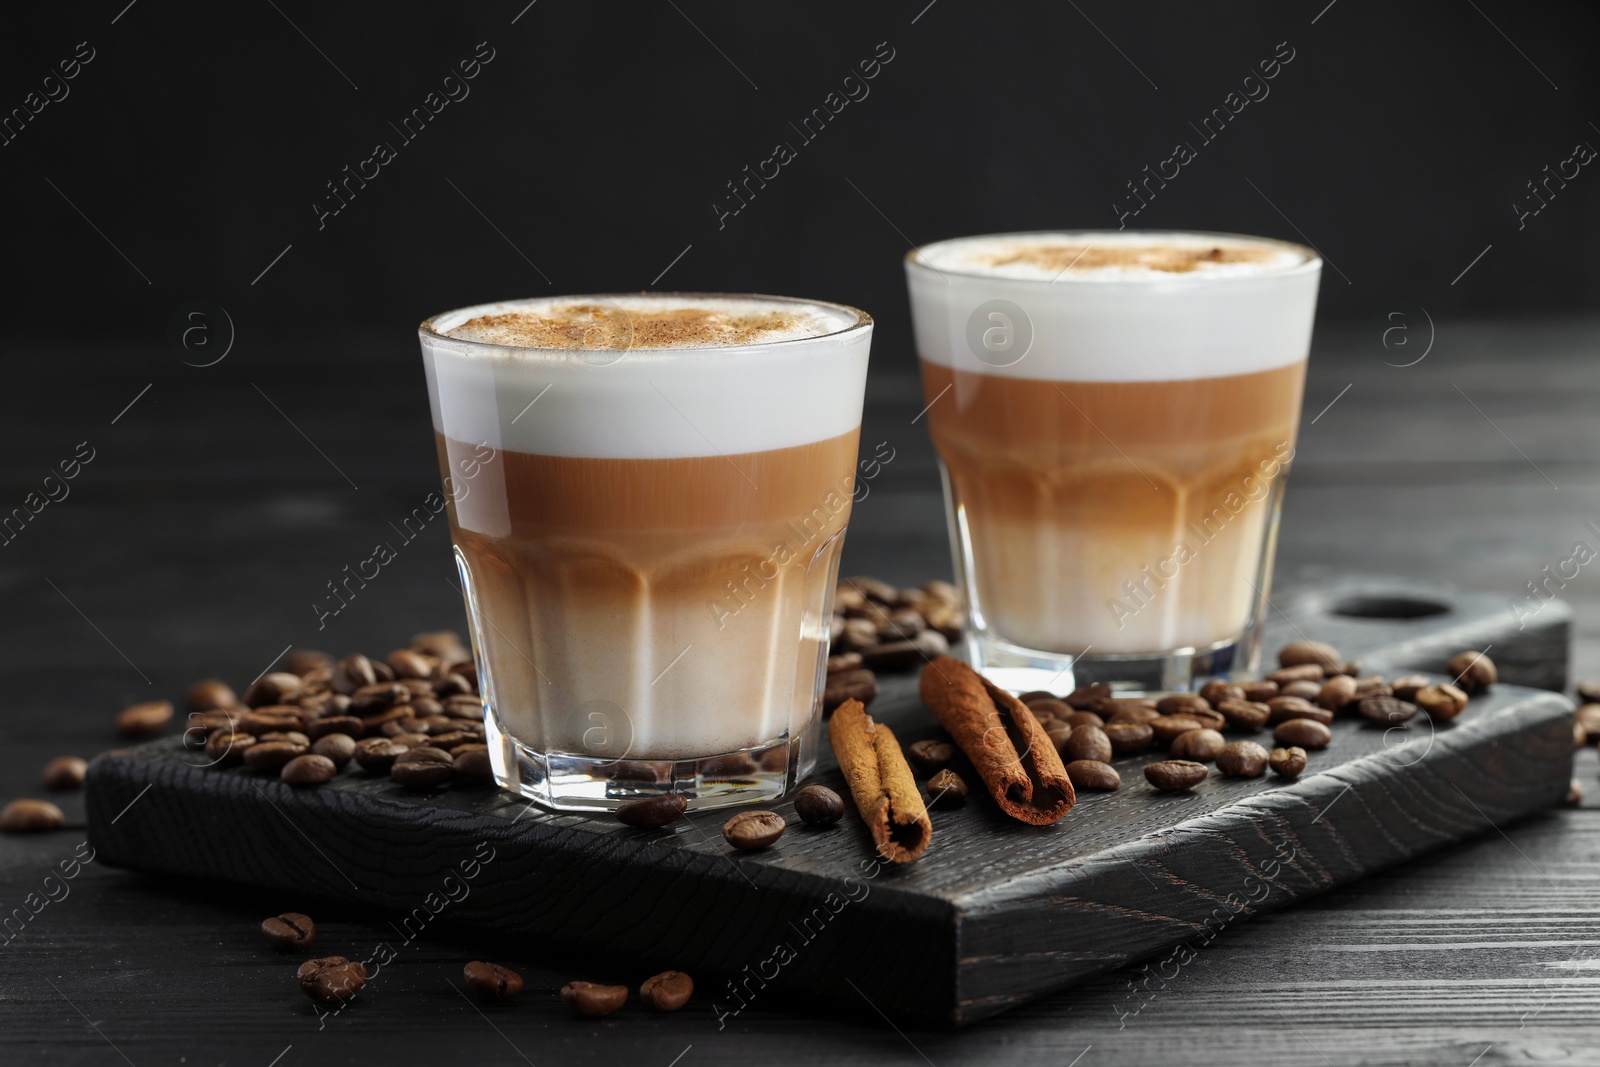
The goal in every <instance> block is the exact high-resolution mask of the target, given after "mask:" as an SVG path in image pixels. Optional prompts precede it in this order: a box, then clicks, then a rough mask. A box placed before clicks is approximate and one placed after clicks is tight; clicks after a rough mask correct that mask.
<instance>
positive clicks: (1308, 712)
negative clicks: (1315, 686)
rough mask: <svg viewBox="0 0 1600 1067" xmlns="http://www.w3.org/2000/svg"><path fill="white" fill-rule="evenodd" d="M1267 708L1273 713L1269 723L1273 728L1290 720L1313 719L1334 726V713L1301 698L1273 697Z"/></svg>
mask: <svg viewBox="0 0 1600 1067" xmlns="http://www.w3.org/2000/svg"><path fill="white" fill-rule="evenodd" d="M1267 707H1268V708H1269V709H1270V711H1271V714H1269V715H1268V716H1267V722H1268V723H1269V724H1270V725H1273V726H1276V725H1277V724H1278V723H1280V722H1288V721H1289V720H1290V719H1313V720H1315V721H1317V722H1320V723H1322V725H1324V726H1331V725H1333V712H1331V711H1329V710H1328V709H1327V708H1324V707H1320V706H1318V705H1316V704H1313V703H1311V701H1309V700H1302V699H1301V698H1300V697H1273V698H1272V700H1271V701H1270V702H1268V704H1267Z"/></svg>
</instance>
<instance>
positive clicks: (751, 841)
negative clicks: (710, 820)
mask: <svg viewBox="0 0 1600 1067" xmlns="http://www.w3.org/2000/svg"><path fill="white" fill-rule="evenodd" d="M783 829H784V821H783V816H782V815H779V814H778V813H777V812H775V811H741V812H740V813H739V814H737V815H735V816H734V817H733V818H731V819H729V820H728V821H727V822H725V823H723V824H722V839H723V840H724V841H726V842H728V844H730V845H732V846H733V847H734V848H737V849H740V850H742V851H753V850H755V849H758V848H766V847H767V846H768V845H770V844H772V843H773V842H774V841H776V840H778V838H780V837H782V836H783Z"/></svg>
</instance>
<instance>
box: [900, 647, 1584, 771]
mask: <svg viewBox="0 0 1600 1067" xmlns="http://www.w3.org/2000/svg"><path fill="white" fill-rule="evenodd" d="M1278 664H1279V666H1278V669H1276V670H1274V671H1272V672H1270V673H1268V674H1267V675H1266V676H1265V677H1264V678H1263V679H1261V680H1260V681H1256V682H1228V681H1222V680H1214V681H1210V682H1207V683H1205V684H1204V685H1203V686H1201V687H1200V689H1199V691H1198V692H1194V693H1173V694H1171V695H1169V696H1166V697H1162V698H1159V699H1157V698H1153V697H1151V698H1147V697H1116V696H1114V695H1113V694H1112V691H1111V687H1110V686H1108V685H1104V684H1096V685H1084V686H1079V687H1078V688H1077V689H1074V690H1073V691H1072V692H1070V693H1067V694H1065V695H1057V694H1055V693H1048V692H1044V691H1042V690H1041V691H1035V692H1029V693H1023V694H1021V695H1020V696H1019V698H1018V699H1020V700H1021V701H1022V702H1023V703H1024V704H1026V705H1027V706H1028V708H1029V709H1030V710H1031V711H1032V712H1033V714H1034V716H1035V717H1037V718H1038V720H1039V722H1040V724H1041V725H1043V726H1044V728H1045V732H1046V733H1047V734H1048V735H1049V737H1050V740H1051V742H1052V743H1053V744H1054V745H1055V747H1056V751H1057V752H1058V753H1060V755H1061V760H1062V762H1063V763H1064V764H1065V765H1066V770H1067V777H1068V778H1069V779H1071V781H1072V784H1073V787H1074V788H1076V789H1079V790H1086V791H1110V790H1115V789H1119V788H1120V787H1121V785H1122V776H1121V774H1119V773H1118V771H1117V770H1116V768H1115V767H1113V766H1112V761H1113V760H1114V759H1116V758H1119V757H1127V756H1138V755H1143V754H1145V753H1147V752H1151V751H1158V750H1160V749H1165V750H1166V752H1167V757H1168V758H1163V759H1160V760H1157V761H1156V762H1153V763H1150V764H1148V765H1147V766H1145V768H1144V777H1145V780H1146V781H1147V782H1148V783H1149V784H1150V786H1151V788H1153V789H1155V790H1156V791H1158V792H1181V791H1183V790H1187V789H1191V788H1193V787H1194V786H1196V785H1199V784H1200V783H1201V782H1203V781H1205V780H1206V779H1207V778H1208V777H1210V775H1211V766H1209V765H1214V766H1215V767H1216V770H1217V773H1219V774H1222V775H1224V776H1226V777H1230V778H1259V777H1262V776H1263V775H1265V774H1266V773H1267V772H1268V771H1271V773H1272V774H1273V775H1275V776H1276V777H1279V778H1286V779H1292V778H1297V777H1299V776H1300V775H1301V774H1303V773H1305V769H1306V765H1307V760H1308V756H1307V753H1308V752H1315V751H1319V750H1321V749H1324V748H1327V747H1328V745H1329V744H1331V743H1332V741H1333V730H1332V728H1331V726H1332V723H1333V721H1334V719H1335V718H1336V717H1337V716H1340V715H1346V716H1353V717H1359V718H1362V719H1365V720H1366V721H1367V722H1369V723H1372V724H1374V725H1376V726H1381V727H1390V726H1395V725H1398V724H1400V723H1403V722H1406V721H1407V720H1409V719H1411V718H1413V717H1414V716H1416V715H1418V714H1419V713H1421V714H1426V715H1427V716H1429V717H1430V718H1432V719H1434V720H1435V721H1438V722H1448V721H1450V720H1451V719H1454V718H1455V717H1456V716H1457V715H1459V714H1461V712H1462V710H1463V709H1465V708H1466V706H1467V701H1468V700H1469V695H1470V694H1474V693H1480V692H1482V691H1484V690H1485V689H1487V688H1488V687H1490V686H1492V685H1493V684H1494V683H1495V681H1496V680H1497V677H1498V675H1497V672H1496V670H1495V666H1494V663H1493V661H1491V660H1490V659H1489V657H1488V656H1486V655H1484V654H1483V653H1481V652H1462V653H1460V654H1458V655H1456V656H1454V657H1452V658H1451V660H1450V663H1449V666H1448V670H1449V671H1450V674H1451V679H1450V680H1449V681H1444V680H1440V679H1434V678H1429V677H1427V676H1425V675H1407V676H1405V677H1401V678H1395V679H1393V680H1392V681H1385V680H1384V679H1383V678H1379V677H1376V676H1372V675H1363V674H1362V673H1361V667H1360V665H1359V664H1357V663H1351V662H1347V661H1346V660H1345V659H1344V658H1343V657H1342V656H1340V655H1339V652H1338V650H1337V649H1335V648H1333V647H1332V646H1330V645H1326V644H1323V643H1321V642H1318V641H1296V642H1294V643H1293V644H1290V645H1286V646H1284V647H1283V648H1282V649H1281V650H1280V651H1279V653H1278ZM1593 695H1594V696H1595V698H1596V700H1595V701H1594V705H1593V710H1592V711H1591V712H1589V713H1588V715H1587V718H1586V717H1585V716H1584V715H1582V714H1580V716H1579V724H1580V725H1579V729H1584V728H1585V727H1584V723H1585V722H1587V723H1589V724H1590V726H1591V727H1592V729H1593V730H1594V732H1595V733H1596V734H1597V735H1600V686H1596V687H1595V689H1594V692H1593ZM1264 729H1270V730H1271V731H1272V745H1271V747H1270V748H1269V747H1268V746H1265V745H1262V744H1258V743H1257V742H1256V741H1254V740H1250V739H1248V738H1246V739H1234V738H1231V737H1230V736H1229V735H1230V734H1232V735H1238V734H1255V733H1259V732H1260V731H1262V730H1264ZM907 755H908V756H909V757H910V759H911V762H912V764H913V765H914V766H917V767H919V768H921V769H922V770H925V771H930V772H931V771H939V772H940V773H941V774H942V773H944V772H943V768H945V767H946V766H947V765H948V764H949V763H950V762H951V761H952V760H954V759H955V757H956V756H957V755H958V753H957V752H956V750H955V748H954V746H952V745H950V744H949V743H948V742H945V741H937V740H929V741H918V742H916V743H914V744H912V745H911V746H910V747H909V748H908V750H907ZM957 781H959V779H957ZM934 793H935V790H934V788H933V783H932V782H930V783H929V795H930V798H931V797H932V796H933V794H934ZM962 795H963V796H964V795H965V794H964V790H963V791H962Z"/></svg>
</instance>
